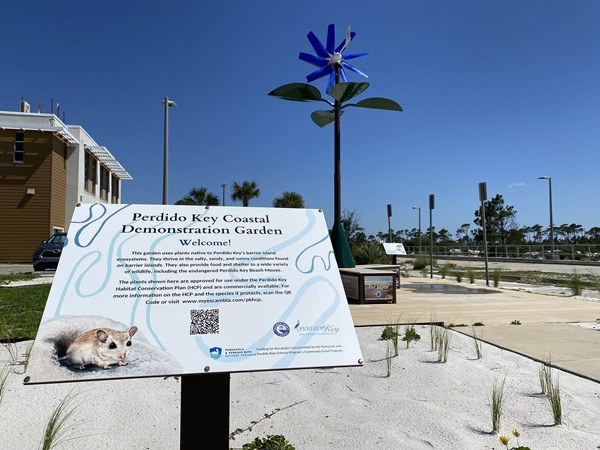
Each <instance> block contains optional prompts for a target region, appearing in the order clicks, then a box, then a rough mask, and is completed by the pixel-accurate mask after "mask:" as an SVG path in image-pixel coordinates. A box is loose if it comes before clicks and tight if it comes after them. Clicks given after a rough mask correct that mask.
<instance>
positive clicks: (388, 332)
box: [379, 325, 398, 341]
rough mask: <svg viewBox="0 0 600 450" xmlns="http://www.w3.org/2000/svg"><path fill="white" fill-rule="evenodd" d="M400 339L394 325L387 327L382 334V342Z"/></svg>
mask: <svg viewBox="0 0 600 450" xmlns="http://www.w3.org/2000/svg"><path fill="white" fill-rule="evenodd" d="M397 337H398V330H397V329H396V327H393V326H392V325H387V326H386V327H385V328H384V329H383V331H382V332H381V337H380V338H379V340H380V341H392V340H394V339H396V338H397Z"/></svg>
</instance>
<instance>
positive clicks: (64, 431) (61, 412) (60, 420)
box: [40, 391, 79, 450]
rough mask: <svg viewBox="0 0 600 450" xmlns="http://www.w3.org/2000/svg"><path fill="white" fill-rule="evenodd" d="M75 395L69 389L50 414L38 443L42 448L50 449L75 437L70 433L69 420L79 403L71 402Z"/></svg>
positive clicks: (72, 426)
mask: <svg viewBox="0 0 600 450" xmlns="http://www.w3.org/2000/svg"><path fill="white" fill-rule="evenodd" d="M76 396H77V394H75V393H74V392H73V391H71V392H70V393H69V394H68V395H67V396H66V397H65V398H64V399H62V400H61V401H60V403H59V404H58V406H57V407H56V408H55V409H54V410H53V411H52V414H50V417H49V418H48V421H47V422H46V429H45V430H44V437H43V438H42V442H41V444H40V448H41V449H42V450H51V449H53V448H56V447H59V446H62V445H63V444H64V443H66V442H68V441H71V440H73V439H75V437H74V436H73V435H72V432H73V430H74V425H72V424H69V422H70V419H71V417H72V416H73V414H75V410H76V409H77V408H78V407H79V404H75V405H74V404H73V402H74V400H75V399H76Z"/></svg>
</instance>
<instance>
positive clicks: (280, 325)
mask: <svg viewBox="0 0 600 450" xmlns="http://www.w3.org/2000/svg"><path fill="white" fill-rule="evenodd" d="M273 333H275V334H276V335H277V336H279V337H284V336H287V335H288V334H290V326H289V325H288V324H287V323H285V322H277V323H276V324H275V325H273Z"/></svg>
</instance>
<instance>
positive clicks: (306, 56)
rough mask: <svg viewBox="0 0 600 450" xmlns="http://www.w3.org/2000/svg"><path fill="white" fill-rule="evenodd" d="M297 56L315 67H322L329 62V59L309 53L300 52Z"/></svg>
mask: <svg viewBox="0 0 600 450" xmlns="http://www.w3.org/2000/svg"><path fill="white" fill-rule="evenodd" d="M298 58H300V59H301V60H302V61H304V62H307V63H309V64H312V65H314V66H317V67H324V66H326V65H327V64H328V63H329V61H328V60H327V59H326V58H321V57H320V56H315V55H311V54H310V53H303V52H300V54H299V55H298Z"/></svg>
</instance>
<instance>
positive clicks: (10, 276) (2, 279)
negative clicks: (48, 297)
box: [0, 273, 40, 285]
mask: <svg viewBox="0 0 600 450" xmlns="http://www.w3.org/2000/svg"><path fill="white" fill-rule="evenodd" d="M39 277H40V276H39V275H37V274H34V273H6V274H2V275H0V285H2V284H9V283H12V282H13V281H29V280H35V279H36V278H39Z"/></svg>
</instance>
